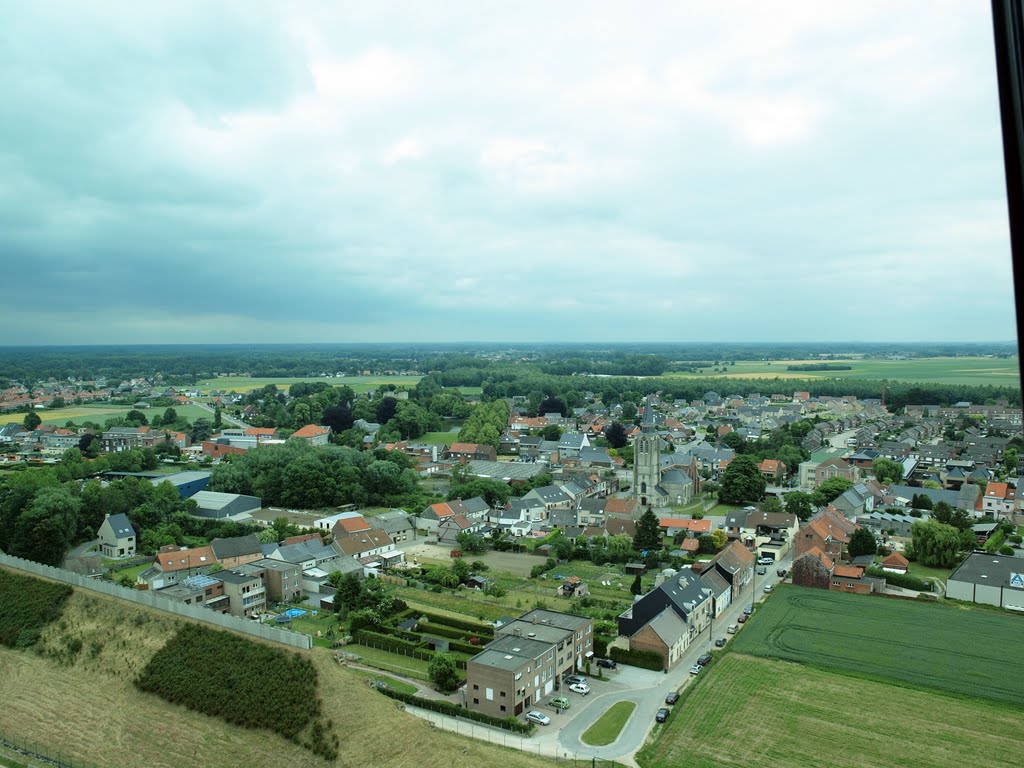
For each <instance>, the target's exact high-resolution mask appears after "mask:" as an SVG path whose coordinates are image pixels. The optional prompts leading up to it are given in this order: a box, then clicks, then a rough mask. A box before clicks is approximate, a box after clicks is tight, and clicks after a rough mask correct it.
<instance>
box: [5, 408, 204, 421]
mask: <svg viewBox="0 0 1024 768" xmlns="http://www.w3.org/2000/svg"><path fill="white" fill-rule="evenodd" d="M173 407H174V410H175V412H177V414H178V416H181V417H184V418H186V419H188V420H189V421H190V422H192V421H195V420H196V419H198V418H204V419H210V420H211V421H212V420H213V414H212V413H210V412H209V411H207V410H206V409H204V408H200V407H199V406H198V405H175V406H173ZM131 410H134V409H133V408H132V407H131V406H128V405H73V406H69V407H67V408H55V409H52V410H50V409H44V410H41V411H36V413H38V414H39V417H40V418H41V419H42V420H43V423H44V424H56V425H58V426H64V423H65V422H67V421H74V422H76V423H78V424H81V423H82V422H83V421H95V422H97V423H99V424H103V423H104V421H106V420H107V419H110V418H113V417H114V416H124V415H125V414H126V413H128V411H131ZM139 410H140V411H141V412H142V413H144V414H145V415H146V418H147V419H148V418H150V417H151V416H155V415H157V414H159V415H160V416H163V413H164V411H165V410H166V409H165V408H140V409H139ZM19 415H20V414H19ZM19 420H20V419H19Z"/></svg>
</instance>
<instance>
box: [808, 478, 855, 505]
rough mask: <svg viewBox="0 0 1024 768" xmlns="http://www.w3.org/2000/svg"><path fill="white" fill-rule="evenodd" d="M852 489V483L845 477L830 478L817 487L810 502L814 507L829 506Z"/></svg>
mask: <svg viewBox="0 0 1024 768" xmlns="http://www.w3.org/2000/svg"><path fill="white" fill-rule="evenodd" d="M852 487H853V481H852V480H850V479H849V478H846V477H830V478H829V479H828V480H826V481H825V482H823V483H822V484H821V485H819V486H818V488H817V490H816V491H815V492H814V493H813V494H812V495H811V502H812V503H813V504H814V506H816V507H824V506H825V505H826V504H831V503H832V501H834V500H835V499H836V498H838V497H839V496H842V495H843V494H844V493H846V492H847V491H848V490H850V488H852Z"/></svg>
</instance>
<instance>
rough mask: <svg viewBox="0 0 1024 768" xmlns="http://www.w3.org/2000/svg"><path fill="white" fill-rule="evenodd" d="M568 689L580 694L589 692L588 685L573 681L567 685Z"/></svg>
mask: <svg viewBox="0 0 1024 768" xmlns="http://www.w3.org/2000/svg"><path fill="white" fill-rule="evenodd" d="M569 690H570V691H572V692H573V693H578V694H579V695H580V696H586V695H587V694H588V693H590V686H589V685H587V684H586V683H573V684H572V685H570V686H569Z"/></svg>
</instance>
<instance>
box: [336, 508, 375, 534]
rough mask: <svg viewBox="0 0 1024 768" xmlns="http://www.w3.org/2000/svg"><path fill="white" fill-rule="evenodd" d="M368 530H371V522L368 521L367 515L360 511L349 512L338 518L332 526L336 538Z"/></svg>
mask: <svg viewBox="0 0 1024 768" xmlns="http://www.w3.org/2000/svg"><path fill="white" fill-rule="evenodd" d="M368 530H370V524H369V523H368V522H366V518H365V517H363V516H362V515H360V514H359V513H358V512H349V513H348V514H346V515H345V516H343V517H339V518H338V520H337V521H336V522H335V523H334V527H333V528H331V533H332V534H334V538H335V539H343V538H345V537H346V536H351V535H354V534H358V533H361V532H363V531H368Z"/></svg>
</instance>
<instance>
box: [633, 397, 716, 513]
mask: <svg viewBox="0 0 1024 768" xmlns="http://www.w3.org/2000/svg"><path fill="white" fill-rule="evenodd" d="M643 410H644V413H643V417H642V418H641V420H640V434H639V435H637V437H636V440H634V442H633V498H635V499H636V500H637V501H639V502H640V506H641V507H647V506H651V507H664V506H670V505H679V504H689V503H690V502H691V501H693V497H694V495H695V494H696V493H697V492H698V491H699V490H700V474H699V473H698V471H697V464H696V461H694V460H693V459H691V461H690V464H689V465H685V464H678V463H676V460H675V457H674V456H673V455H672V454H663V453H662V452H661V445H662V440H661V437H660V435H659V434H658V421H657V416H656V414H655V413H654V407H653V406H652V398H648V400H647V402H645V403H644V406H643Z"/></svg>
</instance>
